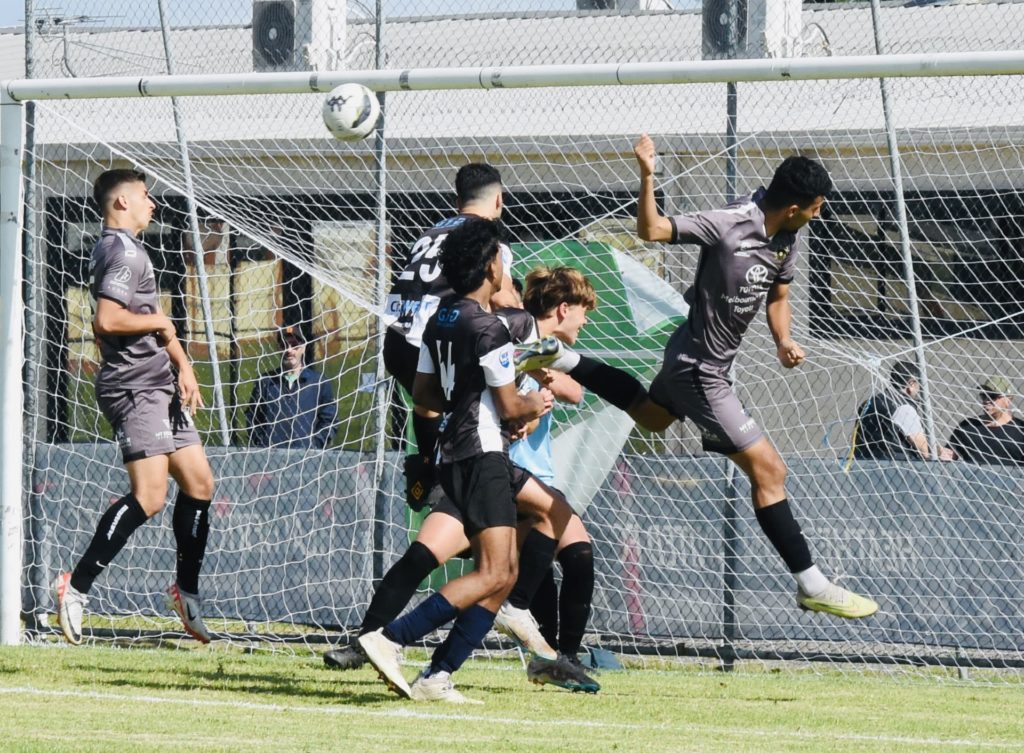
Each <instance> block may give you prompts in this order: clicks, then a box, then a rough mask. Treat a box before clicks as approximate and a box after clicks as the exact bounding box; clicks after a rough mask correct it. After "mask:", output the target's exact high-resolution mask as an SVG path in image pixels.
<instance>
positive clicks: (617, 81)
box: [6, 50, 1024, 100]
mask: <svg viewBox="0 0 1024 753" xmlns="http://www.w3.org/2000/svg"><path fill="white" fill-rule="evenodd" d="M1021 73H1024V51H1020V50H1011V51H1007V52H989V51H981V52H939V53H927V54H925V53H922V54H913V55H886V56H885V57H879V56H877V55H850V56H838V57H831V58H820V57H815V58H771V59H768V60H764V59H756V58H755V59H750V60H685V61H668V62H663V63H577V64H572V65H515V66H489V67H476V68H471V67H467V68H409V69H390V70H384V69H382V70H351V71H314V72H312V73H311V72H309V71H305V72H302V71H295V72H283V73H247V74H239V73H205V74H189V75H182V76H97V77H94V78H75V79H69V78H51V79H41V78H40V79H33V80H32V81H25V80H15V81H9V82H7V84H6V86H7V92H8V94H10V95H11V96H12V97H14V98H15V99H18V100H23V99H96V98H114V97H174V96H178V97H186V96H212V95H227V94H297V93H304V92H314V93H326V92H329V91H330V90H331V89H333V88H334V87H335V86H337V85H338V84H345V83H356V84H363V85H364V86H367V87H369V88H370V89H373V90H374V91H441V90H451V89H522V88H530V87H548V86H640V85H645V84H698V83H726V82H729V81H828V80H840V79H861V78H878V77H879V76H890V77H905V78H936V77H941V76H1015V75H1019V74H1021Z"/></svg>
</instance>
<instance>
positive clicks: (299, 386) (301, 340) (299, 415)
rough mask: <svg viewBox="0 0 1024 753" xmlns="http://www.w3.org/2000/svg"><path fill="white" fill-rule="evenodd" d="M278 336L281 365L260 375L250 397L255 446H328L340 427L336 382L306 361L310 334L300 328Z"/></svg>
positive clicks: (251, 436) (251, 434)
mask: <svg viewBox="0 0 1024 753" xmlns="http://www.w3.org/2000/svg"><path fill="white" fill-rule="evenodd" d="M278 340H279V342H280V344H281V348H282V352H281V366H280V368H277V369H274V370H273V371H270V372H268V373H266V374H264V375H263V376H262V377H260V380H259V381H258V382H257V383H256V386H255V387H254V388H253V390H252V396H251V397H250V398H249V409H248V411H247V418H248V421H249V444H250V445H252V446H254V447H287V448H290V449H306V448H317V449H322V448H324V447H327V445H329V444H330V443H331V440H332V439H334V434H335V432H336V431H337V429H338V422H337V417H338V407H337V406H336V405H335V403H334V391H333V390H332V389H331V383H330V382H329V381H327V380H326V379H324V378H323V376H322V375H321V374H320V373H319V372H317V371H316V370H315V369H313V368H310V367H309V366H306V365H305V360H306V338H305V335H303V333H302V330H301V329H300V328H299V327H283V328H282V329H281V330H280V331H279V332H278Z"/></svg>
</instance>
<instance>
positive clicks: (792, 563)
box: [729, 437, 878, 619]
mask: <svg viewBox="0 0 1024 753" xmlns="http://www.w3.org/2000/svg"><path fill="white" fill-rule="evenodd" d="M729 458H730V459H731V460H732V461H733V462H735V463H736V464H737V465H738V466H739V467H740V468H741V469H742V470H743V471H744V473H746V474H747V477H748V478H749V479H750V486H751V493H752V495H753V502H754V514H755V515H756V516H757V522H758V524H759V525H760V526H761V530H762V531H763V532H764V534H765V536H766V537H767V538H768V540H769V541H770V542H771V543H772V546H773V547H775V551H777V552H778V553H779V556H781V557H782V560H783V562H785V563H786V566H787V567H788V568H789V571H790V572H791V573H793V577H794V578H795V579H796V582H797V592H796V601H797V605H798V606H800V608H802V609H806V610H811V611H814V612H824V613H826V614H831V615H835V616H836V617H844V618H847V619H858V618H863V617H870V616H871V615H873V614H874V613H875V612H877V611H878V604H876V603H875V602H874V601H873V600H871V599H869V598H867V597H865V596H860V595H859V594H856V593H854V592H853V591H849V590H847V589H845V588H842V587H840V586H837V585H836V584H834V583H832V582H830V581H829V579H828V578H826V577H825V575H824V574H823V573H822V572H821V570H819V569H818V566H817V565H815V564H814V560H813V559H812V558H811V552H810V547H809V546H808V544H807V539H806V538H805V537H804V534H803V531H802V530H801V528H800V524H799V523H798V522H797V520H796V518H795V517H794V516H793V511H792V509H791V507H790V504H789V500H788V499H786V496H785V479H786V465H785V463H784V462H783V460H782V457H781V456H780V455H779V454H778V452H777V451H776V449H775V447H774V446H773V445H772V443H771V442H770V441H768V439H767V437H761V438H760V439H758V440H757V441H756V442H755V443H754V444H752V445H751V446H750V447H748V448H745V449H744V450H742V451H740V452H738V453H734V454H732V455H730V456H729Z"/></svg>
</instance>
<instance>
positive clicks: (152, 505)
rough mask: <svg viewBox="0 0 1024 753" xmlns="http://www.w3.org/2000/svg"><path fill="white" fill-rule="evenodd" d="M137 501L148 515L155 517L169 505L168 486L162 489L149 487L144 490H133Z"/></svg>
mask: <svg viewBox="0 0 1024 753" xmlns="http://www.w3.org/2000/svg"><path fill="white" fill-rule="evenodd" d="M132 494H134V495H135V499H137V500H139V506H140V507H141V508H142V509H143V510H145V512H146V515H148V516H149V517H151V518H152V517H153V516H154V515H156V514H157V513H159V512H160V511H162V510H163V509H164V507H165V506H166V505H167V486H166V485H165V486H164V487H163V488H162V489H161V488H159V487H158V486H156V485H154V486H149V487H145V488H142V489H132Z"/></svg>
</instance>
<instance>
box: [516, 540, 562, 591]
mask: <svg viewBox="0 0 1024 753" xmlns="http://www.w3.org/2000/svg"><path fill="white" fill-rule="evenodd" d="M557 545H558V542H557V541H555V540H554V539H552V538H549V537H548V536H545V535H544V534H543V533H541V532H540V531H538V530H537V529H536V528H531V529H530V532H529V533H528V534H526V540H525V541H523V551H522V553H521V554H520V555H519V578H518V579H517V580H516V584H515V586H513V587H512V593H510V594H509V595H508V603H509V604H511V605H512V606H514V607H516V608H517V609H529V608H530V602H531V601H533V596H534V594H536V593H537V589H538V588H539V587H540V583H541V581H542V580H544V575H545V573H547V571H548V570H550V569H551V563H552V562H553V561H554V559H555V547H556V546H557Z"/></svg>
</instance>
